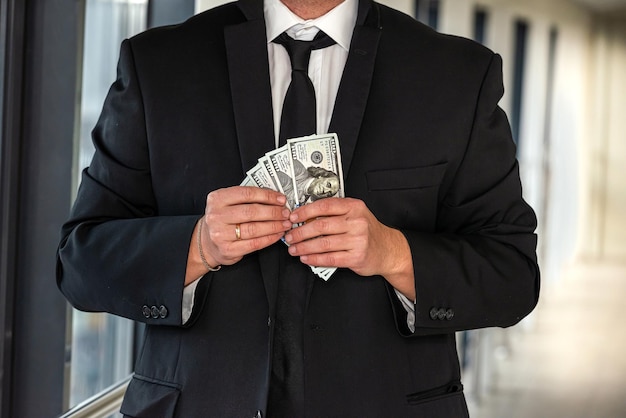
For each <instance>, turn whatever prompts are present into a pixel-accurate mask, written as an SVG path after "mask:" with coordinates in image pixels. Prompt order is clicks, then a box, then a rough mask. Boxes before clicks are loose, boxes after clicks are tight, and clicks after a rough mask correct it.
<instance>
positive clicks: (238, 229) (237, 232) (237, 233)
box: [235, 224, 241, 241]
mask: <svg viewBox="0 0 626 418" xmlns="http://www.w3.org/2000/svg"><path fill="white" fill-rule="evenodd" d="M235 237H237V241H239V240H240V239H241V224H237V225H235Z"/></svg>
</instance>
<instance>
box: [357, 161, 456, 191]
mask: <svg viewBox="0 0 626 418" xmlns="http://www.w3.org/2000/svg"><path fill="white" fill-rule="evenodd" d="M446 165H447V163H441V164H437V165H431V166H427V167H413V168H400V169H393V170H376V171H369V172H367V173H366V177H367V188H368V189H369V190H370V191H375V190H402V189H418V188H422V187H430V186H437V185H439V183H441V179H442V178H443V174H444V173H445V168H446Z"/></svg>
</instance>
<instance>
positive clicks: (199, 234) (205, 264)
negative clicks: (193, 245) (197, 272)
mask: <svg viewBox="0 0 626 418" xmlns="http://www.w3.org/2000/svg"><path fill="white" fill-rule="evenodd" d="M203 219H204V216H202V218H200V220H199V221H198V253H199V254H200V260H202V264H204V267H205V268H206V269H207V270H209V271H218V270H219V269H221V268H222V266H221V265H219V266H217V267H211V266H209V263H207V262H206V258H204V253H203V252H202V220H203Z"/></svg>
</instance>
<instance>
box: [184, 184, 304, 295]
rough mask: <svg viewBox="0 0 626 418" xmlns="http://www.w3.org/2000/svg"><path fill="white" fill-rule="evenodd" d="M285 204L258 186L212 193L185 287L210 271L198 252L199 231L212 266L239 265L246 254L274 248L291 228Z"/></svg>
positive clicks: (191, 253)
mask: <svg viewBox="0 0 626 418" xmlns="http://www.w3.org/2000/svg"><path fill="white" fill-rule="evenodd" d="M285 202H286V198H285V196H284V195H283V194H281V193H278V192H275V191H273V190H269V189H260V188H257V187H243V186H234V187H229V188H226V189H219V190H215V191H213V192H211V193H209V194H208V196H207V199H206V208H205V212H204V217H203V218H202V220H201V222H199V223H198V225H197V226H196V229H195V230H194V233H193V236H192V239H191V243H190V246H189V256H188V260H187V274H186V276H185V285H187V284H189V283H191V282H193V281H194V280H196V279H197V278H199V277H200V276H202V275H203V274H205V273H206V272H207V269H206V267H205V266H204V264H203V263H202V261H201V259H200V254H199V251H198V245H197V239H198V235H197V234H198V232H201V234H200V237H201V243H200V245H201V247H202V252H203V255H204V257H205V260H206V262H207V263H208V264H209V266H211V267H217V266H220V265H231V264H235V263H236V262H238V261H239V260H241V258H242V257H243V256H244V255H246V254H249V253H252V252H254V251H258V250H260V249H262V248H265V247H268V246H270V245H272V244H273V243H275V242H276V241H278V240H279V239H280V238H281V237H283V236H284V234H285V231H287V230H289V229H290V228H291V226H292V225H291V222H289V210H288V209H287V208H286V207H285ZM199 228H202V230H201V231H199V230H198V229H199Z"/></svg>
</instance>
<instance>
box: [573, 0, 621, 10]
mask: <svg viewBox="0 0 626 418" xmlns="http://www.w3.org/2000/svg"><path fill="white" fill-rule="evenodd" d="M572 1H573V2H575V3H579V4H582V5H584V6H585V7H587V8H589V9H591V10H594V11H596V12H600V13H615V12H626V0H572Z"/></svg>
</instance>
